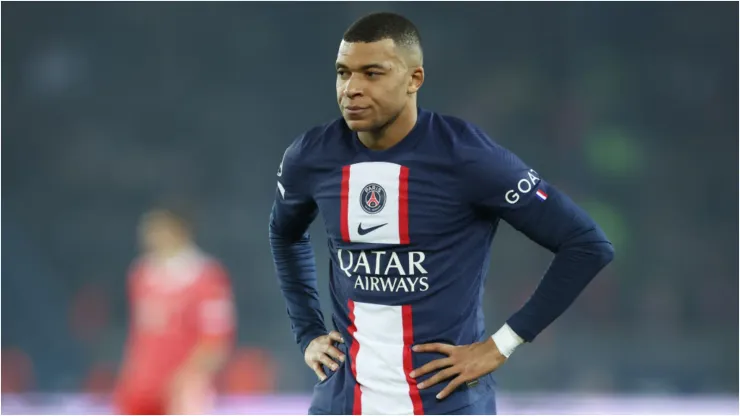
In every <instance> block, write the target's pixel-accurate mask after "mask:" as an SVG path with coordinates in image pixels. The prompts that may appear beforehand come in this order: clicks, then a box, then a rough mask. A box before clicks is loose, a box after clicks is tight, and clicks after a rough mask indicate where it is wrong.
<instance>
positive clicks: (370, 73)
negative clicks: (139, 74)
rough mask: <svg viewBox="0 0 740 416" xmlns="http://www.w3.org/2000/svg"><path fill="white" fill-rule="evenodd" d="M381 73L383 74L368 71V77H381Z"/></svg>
mask: <svg viewBox="0 0 740 416" xmlns="http://www.w3.org/2000/svg"><path fill="white" fill-rule="evenodd" d="M380 75H382V74H381V73H380V72H368V73H367V77H368V78H377V77H379V76H380Z"/></svg>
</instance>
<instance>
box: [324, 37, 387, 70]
mask: <svg viewBox="0 0 740 416" xmlns="http://www.w3.org/2000/svg"><path fill="white" fill-rule="evenodd" d="M399 60H400V58H399V55H398V51H397V49H396V46H395V43H394V42H393V40H392V39H383V40H380V41H377V42H368V43H365V42H345V41H342V43H340V44H339V51H338V52H337V64H342V65H344V66H347V67H361V66H364V65H371V64H386V65H393V64H395V63H397V62H398V61H399Z"/></svg>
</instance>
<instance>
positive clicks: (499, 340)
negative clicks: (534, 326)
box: [491, 324, 524, 358]
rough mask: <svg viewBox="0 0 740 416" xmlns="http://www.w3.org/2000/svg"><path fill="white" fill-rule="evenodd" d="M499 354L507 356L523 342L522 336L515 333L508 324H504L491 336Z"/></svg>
mask: <svg viewBox="0 0 740 416" xmlns="http://www.w3.org/2000/svg"><path fill="white" fill-rule="evenodd" d="M491 339H493V342H494V343H495V344H496V347H497V348H498V350H499V351H500V352H501V354H502V355H503V356H504V357H506V358H509V356H510V355H511V354H512V353H513V352H514V350H515V349H516V347H518V346H520V345H521V344H523V343H524V340H523V339H522V337H520V336H519V335H517V334H516V332H514V330H513V329H511V327H509V324H504V326H502V327H501V329H499V330H498V331H496V333H495V334H493V336H491Z"/></svg>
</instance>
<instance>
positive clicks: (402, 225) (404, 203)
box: [398, 166, 409, 244]
mask: <svg viewBox="0 0 740 416" xmlns="http://www.w3.org/2000/svg"><path fill="white" fill-rule="evenodd" d="M398 237H399V239H400V243H401V244H408V243H409V168H407V167H406V166H401V173H400V174H399V175H398Z"/></svg>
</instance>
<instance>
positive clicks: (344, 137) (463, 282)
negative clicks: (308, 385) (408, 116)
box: [270, 109, 612, 414]
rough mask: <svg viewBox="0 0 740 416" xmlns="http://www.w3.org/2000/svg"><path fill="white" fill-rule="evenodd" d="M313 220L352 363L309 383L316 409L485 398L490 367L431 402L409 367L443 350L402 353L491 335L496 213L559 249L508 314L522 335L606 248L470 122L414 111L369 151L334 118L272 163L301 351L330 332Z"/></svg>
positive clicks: (376, 410) (444, 405)
mask: <svg viewBox="0 0 740 416" xmlns="http://www.w3.org/2000/svg"><path fill="white" fill-rule="evenodd" d="M317 216H320V217H321V219H322V220H323V222H324V225H325V227H326V232H327V235H328V246H329V251H330V253H331V254H330V259H329V270H330V274H331V275H330V291H331V299H332V307H333V311H334V313H333V316H332V317H333V323H334V327H335V328H336V330H338V331H339V332H340V333H342V335H343V337H344V339H345V343H344V344H342V345H340V346H339V348H340V349H341V350H343V352H345V353H346V354H347V356H348V360H346V362H345V363H344V364H342V366H341V367H340V369H339V370H338V371H337V372H336V373H332V372H327V375H329V377H328V379H327V380H325V381H323V382H320V383H319V384H318V385H317V386H316V387H315V393H314V401H313V405H312V412H314V413H344V414H350V413H354V414H362V413H373V414H423V413H435V414H439V413H446V412H450V411H454V410H456V409H460V408H462V407H465V406H468V405H470V404H472V403H474V402H476V401H477V400H479V399H483V398H485V397H487V396H490V395H491V394H492V392H491V390H492V388H493V379H492V377H491V376H490V375H489V376H486V377H483V378H482V379H481V380H478V382H477V383H469V385H465V386H461V387H460V388H459V389H458V390H457V391H455V392H454V393H453V394H452V395H450V396H449V397H448V398H446V399H444V400H441V401H440V400H437V399H436V398H435V395H436V394H437V393H439V391H441V389H442V388H443V387H444V385H445V384H446V383H445V382H443V383H440V384H438V385H436V386H433V387H431V388H428V389H425V390H419V389H418V388H416V385H417V381H418V382H420V381H423V380H424V379H426V378H428V376H427V377H422V378H420V379H418V380H414V379H412V378H411V377H409V375H408V374H409V373H410V372H411V371H412V370H413V369H415V368H418V367H421V366H422V365H423V364H425V363H427V362H429V361H431V360H434V359H437V358H440V356H438V355H436V354H429V353H414V352H412V351H411V346H413V345H415V344H422V343H430V342H442V343H449V344H454V345H465V344H471V343H474V342H478V341H482V340H484V339H485V338H486V337H487V335H486V328H485V325H484V319H483V310H482V296H483V286H484V283H485V279H486V274H487V270H488V264H489V259H490V252H491V242H492V240H493V237H494V234H495V232H496V228H497V226H498V223H499V221H500V220H501V219H503V220H505V221H507V222H508V223H510V224H511V225H512V226H513V227H514V228H516V229H518V230H520V231H522V232H523V233H525V234H526V235H527V236H528V237H530V238H531V239H533V240H534V241H536V242H537V243H539V244H540V245H542V246H544V247H546V248H548V249H550V250H551V251H553V252H554V253H557V254H556V260H555V261H554V262H553V266H552V267H551V268H550V270H549V271H548V272H547V273H546V274H545V277H544V278H543V281H542V283H541V284H540V287H539V288H538V289H537V291H535V295H533V297H532V298H531V299H530V301H529V302H527V304H526V305H525V306H524V307H523V308H522V310H520V311H518V312H517V313H516V314H514V315H513V316H512V317H511V318H510V319H509V320H508V324H509V326H510V327H511V328H512V329H513V330H514V331H515V332H516V333H517V334H518V335H519V336H520V337H522V338H523V339H525V340H526V341H531V340H532V339H533V338H534V337H535V336H536V335H537V334H538V333H539V332H540V331H541V330H542V329H544V328H545V327H546V326H547V325H549V323H550V322H552V320H554V319H555V318H556V317H557V316H558V315H560V313H562V312H563V311H564V310H565V309H566V308H567V306H568V305H569V304H570V303H571V302H572V301H573V299H574V298H575V297H576V296H577V295H578V293H579V292H580V291H581V290H582V288H583V287H584V286H585V285H586V284H587V283H588V281H589V280H590V279H591V278H592V277H593V276H594V275H595V274H596V273H597V272H598V271H599V270H600V269H601V268H602V267H603V266H604V265H605V264H606V263H608V261H609V260H610V259H611V254H612V249H611V245H610V244H609V243H608V241H607V239H606V237H605V236H604V235H603V233H602V232H601V230H600V229H599V228H598V227H597V226H596V225H595V224H594V223H593V221H592V220H591V219H590V218H589V217H588V215H586V214H585V213H584V212H583V211H582V210H580V209H579V208H578V207H577V206H576V205H575V204H573V203H572V202H571V201H570V199H568V198H567V196H565V195H563V194H562V193H560V192H558V191H557V189H555V188H554V187H553V186H551V185H550V184H548V183H547V182H546V181H545V180H544V179H543V178H542V177H541V176H540V174H539V173H538V172H537V171H535V170H534V169H532V168H530V167H529V166H527V165H526V164H525V163H523V162H522V161H521V160H520V159H519V158H518V157H516V156H515V155H514V154H513V153H511V152H510V151H508V150H507V149H505V148H503V147H502V146H500V145H498V144H496V143H495V142H493V141H492V140H491V139H490V138H488V137H487V136H486V134H485V133H483V132H482V131H481V130H480V129H478V128H477V127H475V126H473V125H471V124H469V123H466V122H464V121H462V120H460V119H457V118H454V117H448V116H442V115H439V114H436V113H433V112H429V111H426V110H421V109H420V110H419V114H418V120H417V123H416V126H415V127H414V128H413V130H412V131H411V132H410V133H409V134H408V135H407V136H406V137H405V138H404V139H403V140H402V141H400V142H399V143H398V144H396V145H395V146H393V147H391V148H389V149H387V150H383V151H374V150H370V149H368V148H366V147H365V146H363V145H362V143H361V142H360V141H359V140H358V138H357V135H356V134H355V133H354V132H352V131H351V130H349V128H348V127H347V125H346V124H345V122H344V120H343V119H341V118H340V119H337V120H336V121H334V122H331V123H329V124H326V125H323V126H320V127H316V128H314V129H312V130H310V131H308V132H306V133H305V134H303V135H302V136H300V137H299V138H298V139H296V140H295V142H293V144H292V145H291V146H290V147H289V148H288V149H287V150H286V152H285V154H284V156H283V160H282V163H281V165H280V168H279V171H278V190H277V193H276V199H275V203H274V206H273V211H272V216H271V222H270V236H271V243H272V250H273V256H274V259H275V265H276V269H277V273H278V277H279V278H280V284H281V289H282V291H283V294H284V296H285V298H286V300H287V304H288V314H289V317H290V319H291V324H292V327H293V330H294V333H295V335H296V339H297V341H298V343H299V344H300V345H301V349H302V350H305V348H306V346H307V345H308V343H309V342H310V341H311V340H313V339H314V338H315V337H317V336H319V335H323V334H326V333H327V331H326V327H325V325H324V323H323V319H322V315H321V312H320V308H319V304H318V294H317V287H316V275H315V267H314V264H315V263H314V258H313V254H312V250H311V248H310V243H309V239H308V235H307V231H306V230H307V229H308V226H309V225H310V223H311V222H312V221H313V220H314V219H315V218H316V217H317ZM558 265H559V266H558ZM553 269H554V270H553ZM430 376H431V375H430Z"/></svg>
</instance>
